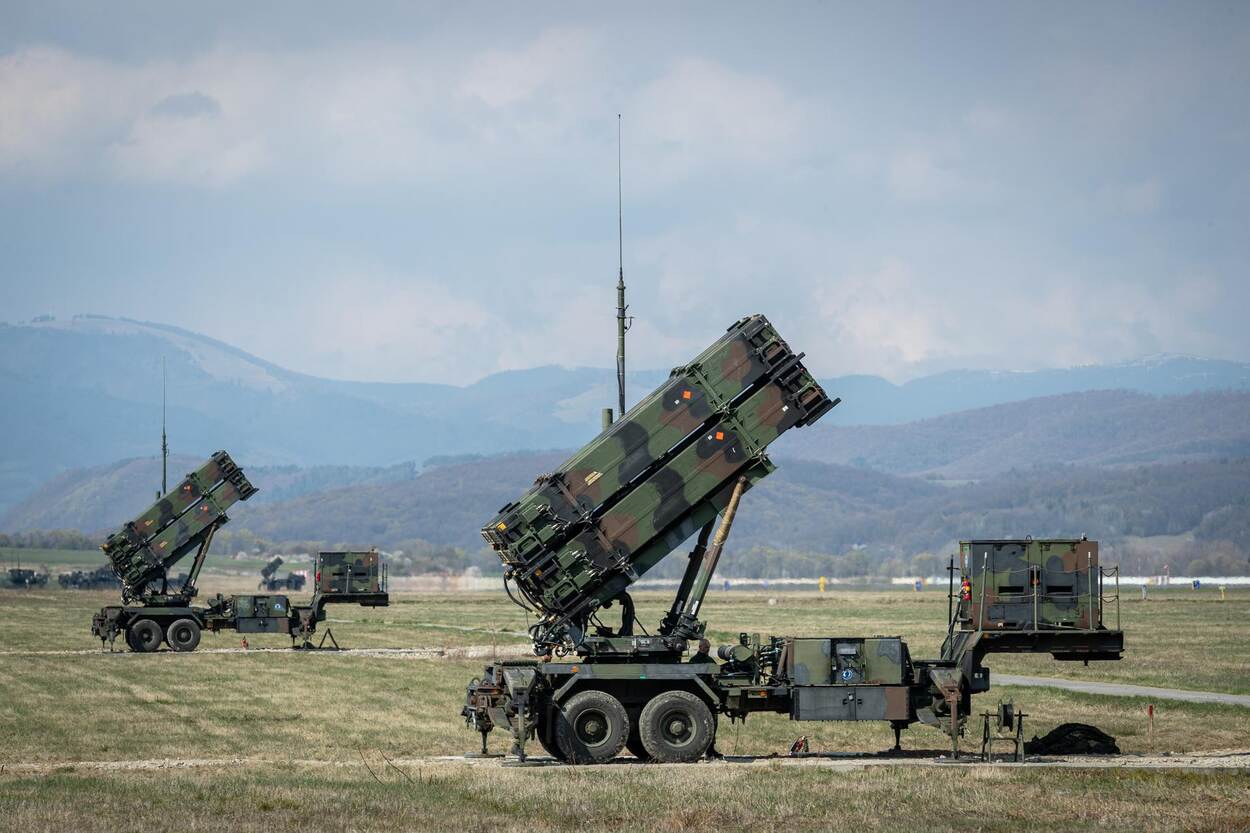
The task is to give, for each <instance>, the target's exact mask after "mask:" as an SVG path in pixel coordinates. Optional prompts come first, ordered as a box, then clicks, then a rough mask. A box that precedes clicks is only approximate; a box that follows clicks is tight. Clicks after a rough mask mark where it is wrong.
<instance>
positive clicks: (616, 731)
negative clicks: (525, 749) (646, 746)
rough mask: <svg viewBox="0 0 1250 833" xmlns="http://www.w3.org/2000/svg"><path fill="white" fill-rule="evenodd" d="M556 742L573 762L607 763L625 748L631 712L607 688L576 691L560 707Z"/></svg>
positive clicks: (566, 757)
mask: <svg viewBox="0 0 1250 833" xmlns="http://www.w3.org/2000/svg"><path fill="white" fill-rule="evenodd" d="M555 729H556V732H555V736H556V743H557V744H558V745H559V747H560V751H561V752H563V753H564V757H565V759H566V760H567V761H568V762H569V763H571V764H605V763H607V762H608V761H610V760H612V759H613V758H615V757H616V756H617V755H618V754H619V753H620V751H621V750H622V749H624V748H625V741H626V740H627V739H628V738H629V714H628V713H626V711H625V707H624V706H622V705H621V701H620V700H617V699H616V698H615V697H613V696H612V695H611V694H608V693H607V692H604V691H582V692H579V693H578V694H574V695H573V696H572V697H570V698H569V699H568V701H567V702H566V703H565V704H564V705H563V706H562V707H561V708H560V713H559V715H558V716H557V719H556V726H555Z"/></svg>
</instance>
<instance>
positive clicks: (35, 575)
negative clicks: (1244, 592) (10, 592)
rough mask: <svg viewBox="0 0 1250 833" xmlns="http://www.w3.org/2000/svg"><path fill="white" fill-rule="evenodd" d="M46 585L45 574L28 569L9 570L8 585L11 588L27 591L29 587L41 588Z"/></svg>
mask: <svg viewBox="0 0 1250 833" xmlns="http://www.w3.org/2000/svg"><path fill="white" fill-rule="evenodd" d="M47 583H48V574H47V573H39V572H36V571H34V570H31V569H30V568H28V567H10V568H9V584H10V585H12V586H13V587H19V588H22V589H27V588H31V587H43V586H44V585H46V584H47Z"/></svg>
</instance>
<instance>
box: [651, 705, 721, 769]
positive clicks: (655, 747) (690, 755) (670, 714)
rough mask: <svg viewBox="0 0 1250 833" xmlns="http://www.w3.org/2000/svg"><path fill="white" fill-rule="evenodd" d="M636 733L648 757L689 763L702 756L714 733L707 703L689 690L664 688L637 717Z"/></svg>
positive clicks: (664, 761) (662, 761) (677, 762)
mask: <svg viewBox="0 0 1250 833" xmlns="http://www.w3.org/2000/svg"><path fill="white" fill-rule="evenodd" d="M638 734H639V736H640V737H641V738H642V745H643V746H644V747H645V748H646V750H647V752H649V753H650V755H651V759H652V760H654V761H656V762H658V763H662V764H680V763H691V762H693V761H697V760H699V759H700V758H702V757H703V755H704V753H706V752H707V750H708V747H710V746H711V745H712V741H713V740H714V739H715V737H716V722H715V720H713V718H712V710H711V709H709V708H708V707H707V703H705V702H703V701H702V700H700V699H699V698H698V697H696V696H695V695H693V694H691V693H690V692H688V691H666V692H664V693H663V694H657V695H656V696H655V697H653V698H651V702H650V703H647V705H646V706H645V707H644V708H643V710H642V714H641V715H639V717H638Z"/></svg>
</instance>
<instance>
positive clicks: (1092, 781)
mask: <svg viewBox="0 0 1250 833" xmlns="http://www.w3.org/2000/svg"><path fill="white" fill-rule="evenodd" d="M371 765H372V766H373V767H374V768H373V772H374V774H373V775H371V774H370V772H369V770H366V769H365V768H364V766H362V765H354V766H342V767H335V768H332V769H331V768H326V767H309V766H301V765H295V766H284V767H274V766H270V767H261V766H252V767H246V768H242V769H238V768H231V769H204V770H194V771H157V772H140V773H127V774H125V775H124V776H116V777H109V776H101V775H94V774H90V773H79V772H74V771H66V772H61V773H57V774H54V775H51V776H48V777H44V778H38V779H36V778H30V777H8V778H4V779H3V780H0V817H2V818H4V819H5V820H6V823H7V825H11V829H14V830H23V831H44V830H66V829H74V830H77V831H81V833H94V831H107V832H108V833H112V831H116V830H179V831H186V833H196V831H211V833H217V832H218V831H221V830H238V831H270V830H293V829H302V830H318V831H332V830H360V831H372V830H464V831H479V830H494V829H501V828H502V829H526V830H561V831H564V830H577V831H590V830H619V829H631V830H638V831H653V830H654V831H725V830H745V829H750V828H754V829H783V830H828V829H853V830H866V831H895V830H898V831H904V830H905V831H915V830H925V831H954V830H968V829H975V830H982V831H1011V833H1017V832H1018V831H1020V830H1029V831H1067V830H1073V829H1081V828H1085V827H1097V829H1099V830H1108V831H1121V830H1123V831H1149V830H1193V831H1208V830H1209V831H1233V830H1244V829H1246V825H1247V824H1248V823H1250V777H1248V776H1247V775H1246V774H1244V773H1217V774H1207V775H1198V774H1191V773H1156V772H1129V771H1108V772H1089V773H1087V772H1081V773H1079V774H1078V773H1072V772H1063V773H1056V772H1043V771H1038V770H1032V771H1018V770H1017V771H1012V772H1006V771H1003V770H997V771H993V770H986V769H959V770H943V769H935V768H925V769H918V768H910V769H908V768H901V767H900V768H890V769H881V768H873V769H867V770H861V771H849V772H843V771H830V770H822V769H819V768H814V767H811V768H808V767H775V768H772V767H765V768H760V767H736V766H734V765H697V766H689V767H685V768H681V769H673V768H667V767H663V768H662V767H643V766H621V767H611V768H595V769H591V770H578V769H569V768H560V769H523V770H505V769H498V768H494V767H491V768H484V767H469V766H463V765H437V766H436V765H426V766H407V767H402V768H401V769H402V773H401V771H399V770H393V769H391V768H390V767H389V766H387V765H386V764H385V762H383V761H381V760H380V759H375V761H374V762H373V763H372V764H371ZM375 776H376V778H377V780H375ZM86 796H90V797H91V798H90V800H89V801H88V800H86V799H85V797H86ZM88 804H89V810H88V807H87V806H86V805H88Z"/></svg>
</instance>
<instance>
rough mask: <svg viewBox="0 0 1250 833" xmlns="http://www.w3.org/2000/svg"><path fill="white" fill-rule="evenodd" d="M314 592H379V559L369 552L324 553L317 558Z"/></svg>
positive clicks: (380, 579) (380, 577)
mask: <svg viewBox="0 0 1250 833" xmlns="http://www.w3.org/2000/svg"><path fill="white" fill-rule="evenodd" d="M316 581H317V592H318V593H323V594H342V595H346V594H360V593H381V592H383V591H384V590H385V588H384V586H383V580H382V567H381V559H380V558H379V557H378V552H377V550H369V551H368V552H323V553H319V554H318V555H317V579H316Z"/></svg>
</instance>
